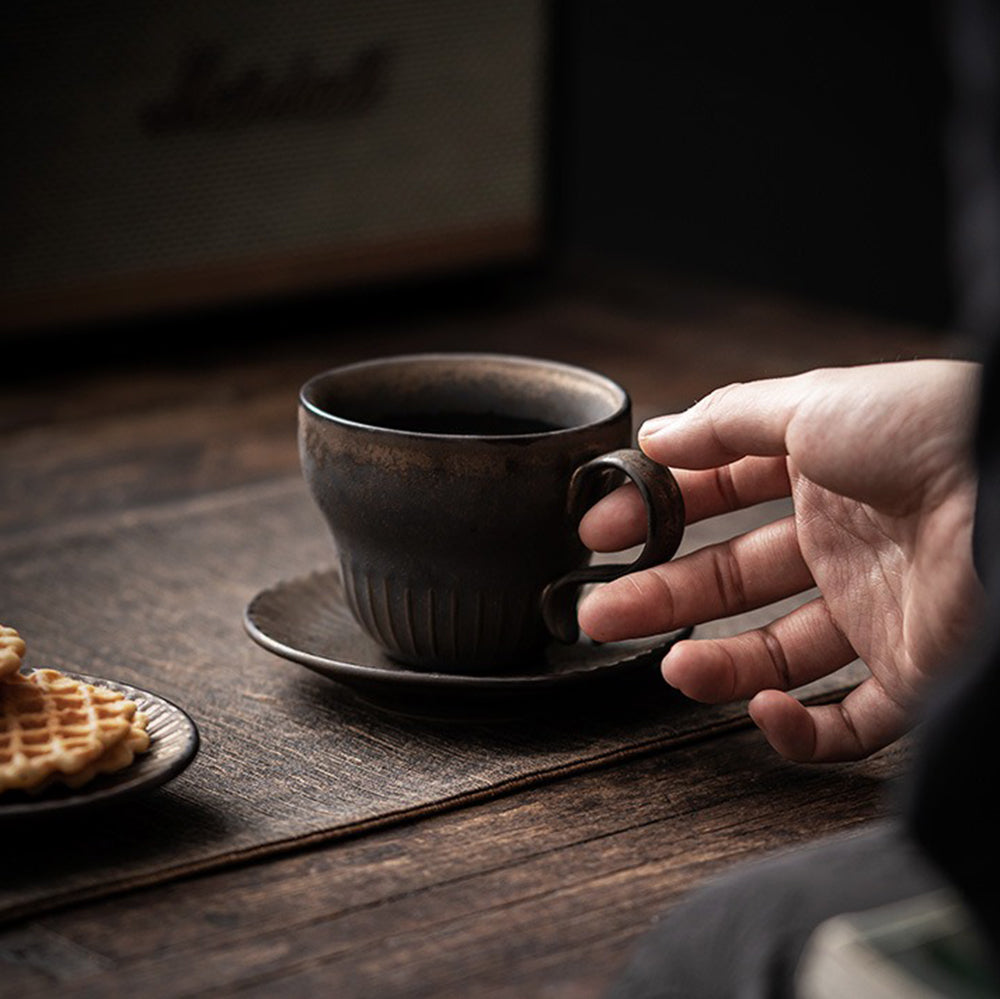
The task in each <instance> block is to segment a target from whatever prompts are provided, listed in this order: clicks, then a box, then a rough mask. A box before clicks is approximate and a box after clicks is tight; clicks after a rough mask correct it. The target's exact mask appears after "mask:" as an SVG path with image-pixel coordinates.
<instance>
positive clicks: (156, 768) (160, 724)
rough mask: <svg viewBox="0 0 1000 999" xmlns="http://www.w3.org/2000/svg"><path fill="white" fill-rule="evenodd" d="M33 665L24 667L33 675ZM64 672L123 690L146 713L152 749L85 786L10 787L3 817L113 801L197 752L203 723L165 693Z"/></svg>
mask: <svg viewBox="0 0 1000 999" xmlns="http://www.w3.org/2000/svg"><path fill="white" fill-rule="evenodd" d="M32 672H34V671H33V670H30V669H29V670H24V673H25V675H30V674H31V673H32ZM60 672H62V673H63V674H64V675H65V676H69V677H72V678H73V679H74V680H82V681H83V682H84V683H92V684H94V685H96V686H101V687H109V688H110V689H111V690H117V691H120V692H121V693H123V694H124V695H125V696H126V697H127V698H128V699H129V700H130V701H135V703H136V706H137V707H138V709H139V710H140V711H142V712H143V713H144V714H145V715H146V717H147V719H148V720H147V723H146V731H147V732H148V733H149V749H148V750H147V751H146V752H145V753H141V754H139V755H137V756H136V758H135V760H134V761H133V762H132V763H130V764H129V765H128V766H127V767H125V768H124V769H123V770H118V771H117V772H115V773H110V774H99V775H98V776H97V777H95V778H94V779H93V780H91V781H89V782H88V783H86V784H84V785H83V787H80V788H77V789H76V790H71V789H70V788H67V787H63V786H60V785H53V786H52V787H49V788H47V789H46V790H44V791H42V792H40V793H39V794H38V795H37V796H33V795H30V794H28V793H27V792H24V791H8V792H6V793H5V794H4V795H3V796H2V797H0V820H3V819H8V818H14V817H23V816H29V815H43V814H47V813H50V812H69V811H72V812H79V811H81V810H88V809H91V808H94V807H95V806H97V805H100V804H104V803H105V802H108V801H113V800H118V799H121V798H125V797H130V796H131V795H133V794H138V793H139V792H142V791H149V790H152V789H153V788H155V787H159V786H160V785H161V784H165V783H166V782H167V781H169V780H172V779H173V778H174V777H176V776H177V775H178V774H179V773H180V772H181V771H182V770H183V769H184V768H185V767H186V766H187V765H188V764H189V763H190V762H191V761H192V760H193V759H194V757H195V755H196V754H197V752H198V744H199V737H198V729H197V727H196V726H195V723H194V722H193V721H192V720H191V719H190V718H189V717H188V715H187V713H186V712H185V711H182V710H181V709H180V708H179V707H177V705H176V704H174V703H172V702H171V701H168V700H167V699H166V698H164V697H159V696H158V695H156V694H152V693H150V692H149V691H148V690H143V689H142V688H140V687H133V686H131V685H129V684H127V683H118V682H116V681H114V680H105V679H104V678H103V677H97V676H86V675H85V674H82V673H71V672H70V671H69V670H60Z"/></svg>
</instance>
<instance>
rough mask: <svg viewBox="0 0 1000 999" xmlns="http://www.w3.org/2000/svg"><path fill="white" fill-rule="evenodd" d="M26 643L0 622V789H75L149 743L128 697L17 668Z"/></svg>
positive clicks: (56, 675)
mask: <svg viewBox="0 0 1000 999" xmlns="http://www.w3.org/2000/svg"><path fill="white" fill-rule="evenodd" d="M24 654H25V643H24V640H23V639H22V638H21V636H20V635H19V634H18V633H17V631H16V630H15V629H13V628H9V627H6V626H5V625H0V794H3V793H4V792H6V791H11V790H20V791H27V792H29V793H37V792H40V791H42V790H44V789H45V788H47V787H49V786H51V785H52V784H64V785H67V786H68V787H71V788H79V787H82V786H83V785H84V784H86V783H88V782H89V781H91V780H93V778H94V777H96V776H97V775H98V774H106V773H113V772H114V771H117V770H121V769H123V768H124V767H127V766H129V765H130V764H131V763H132V761H133V759H134V758H135V756H136V754H137V753H143V752H145V751H146V750H147V749H148V748H149V735H148V734H147V732H146V716H145V715H144V714H143V713H142V712H140V711H139V710H138V709H137V707H136V704H135V702H134V701H130V700H128V699H127V698H126V697H125V695H124V694H122V693H121V692H119V691H117V690H110V689H109V688H107V687H101V686H95V685H94V684H90V683H86V682H84V681H82V680H77V679H74V678H73V677H69V676H65V675H64V674H62V673H60V672H59V671H58V670H54V669H36V670H33V671H31V672H28V673H24V672H22V669H21V667H22V663H23V658H24Z"/></svg>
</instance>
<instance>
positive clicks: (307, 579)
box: [243, 569, 691, 720]
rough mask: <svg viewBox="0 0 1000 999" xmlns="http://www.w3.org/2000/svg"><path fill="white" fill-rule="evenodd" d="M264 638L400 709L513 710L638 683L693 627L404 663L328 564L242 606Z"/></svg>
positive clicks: (267, 644) (432, 712)
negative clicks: (506, 661)
mask: <svg viewBox="0 0 1000 999" xmlns="http://www.w3.org/2000/svg"><path fill="white" fill-rule="evenodd" d="M243 621H244V626H245V628H246V630H247V632H248V634H249V635H250V637H251V638H252V639H253V640H254V641H255V642H257V643H258V644H259V645H261V646H262V647H263V648H265V649H267V650H268V651H270V652H273V653H274V654H275V655H278V656H281V657H282V658H284V659H287V660H289V661H291V662H295V663H298V664H299V665H302V666H306V667H307V668H308V669H310V670H312V671H313V672H315V673H319V674H320V675H322V676H325V677H327V678H328V679H331V680H334V681H336V682H337V683H340V684H343V685H346V686H347V687H350V688H351V690H352V691H353V692H354V694H355V695H356V696H357V697H359V698H361V699H362V700H364V701H365V702H367V703H369V704H371V705H373V706H375V707H378V708H380V709H383V710H387V711H391V712H393V713H397V714H404V715H408V716H416V717H422V718H439V719H454V718H460V719H463V720H468V719H469V718H470V717H513V716H515V715H522V714H530V713H533V712H536V711H539V710H546V709H547V708H550V707H551V704H552V699H553V698H554V697H558V700H559V702H560V704H563V703H568V702H569V701H570V700H576V699H579V698H583V697H588V698H589V697H591V696H594V695H598V694H599V696H601V697H602V698H605V697H611V696H613V695H614V694H616V693H619V692H621V693H628V692H633V693H634V691H635V687H636V684H637V682H638V681H639V679H640V678H641V677H643V676H644V675H645V676H647V677H649V676H652V677H655V675H656V671H657V666H658V664H659V661H660V659H661V658H662V657H663V655H664V654H665V653H666V651H667V649H669V648H670V646H671V645H672V644H673V643H674V642H676V641H679V640H680V639H682V638H686V637H687V636H688V635H689V634H690V633H691V629H689V628H688V629H683V630H681V631H676V632H672V633H670V634H666V635H657V636H653V637H650V638H644V639H637V640H633V641H628V642H613V643H607V644H603V645H599V644H597V643H594V642H591V641H589V640H582V641H578V642H577V643H575V644H573V645H561V644H559V643H557V642H552V643H550V644H549V645H547V646H546V647H545V648H544V650H543V651H542V653H541V655H540V656H539V658H538V660H535V661H532V662H531V663H528V664H525V667H524V668H523V669H520V670H518V669H514V670H511V671H509V672H505V673H493V674H481V673H478V674H471V673H470V674H462V673H440V672H429V671H425V670H419V669H416V668H413V667H409V666H404V665H402V664H400V663H398V662H395V661H394V660H392V659H390V658H389V656H387V655H386V654H385V652H383V651H382V649H381V648H380V647H379V646H378V645H376V643H375V642H374V641H373V640H372V639H371V638H370V637H369V636H368V635H367V634H366V633H365V632H364V631H362V629H361V628H360V626H359V625H358V624H357V622H356V621H355V620H354V618H353V616H352V615H351V613H350V611H349V610H348V608H347V605H346V602H345V599H344V592H343V588H342V586H341V582H340V575H339V573H338V572H337V570H336V569H327V570H322V571H318V572H314V573H311V574H310V575H308V576H300V577H298V578H295V579H289V580H283V581H281V582H278V583H276V584H275V585H274V586H272V587H269V588H268V589H265V590H262V591H261V592H260V593H258V594H257V595H256V596H255V597H254V598H253V599H252V600H251V601H250V603H249V604H248V605H247V608H246V610H245V612H244V616H243Z"/></svg>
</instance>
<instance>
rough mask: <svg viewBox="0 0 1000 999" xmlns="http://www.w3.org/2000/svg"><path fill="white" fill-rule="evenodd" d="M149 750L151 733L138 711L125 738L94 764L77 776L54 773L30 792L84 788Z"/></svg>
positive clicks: (120, 768)
mask: <svg viewBox="0 0 1000 999" xmlns="http://www.w3.org/2000/svg"><path fill="white" fill-rule="evenodd" d="M147 749H149V733H148V732H147V731H146V716H145V715H144V714H143V713H142V712H141V711H137V712H136V713H135V714H134V715H133V716H132V725H131V728H130V729H129V732H128V734H127V735H126V736H125V738H124V739H122V740H121V742H116V743H114V745H112V746H109V747H108V748H107V749H106V750H105V751H104V752H103V753H102V754H101V755H100V756H98V757H97V759H96V760H94V762H93V763H89V764H88V765H87V766H85V767H84V768H83V769H82V770H80V771H78V772H77V773H75V774H66V773H54V774H52V776H51V777H48V778H46V779H45V780H43V781H42V782H41V784H39V785H37V786H36V787H33V788H30V789H29V791H30V793H32V794H35V793H37V792H39V791H44V790H45V788H47V787H50V786H51V785H52V784H65V785H66V786H67V787H71V788H78V787H83V785H84V784H87V783H89V782H90V781H92V780H93V779H94V778H95V777H96V776H97V775H98V774H111V773H115V772H116V771H118V770H124V769H125V767H127V766H129V765H130V764H131V763H132V761H133V760H134V759H135V758H136V756H137V755H138V754H139V753H144V752H146V750H147Z"/></svg>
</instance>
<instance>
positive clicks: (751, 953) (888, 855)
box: [608, 823, 944, 999]
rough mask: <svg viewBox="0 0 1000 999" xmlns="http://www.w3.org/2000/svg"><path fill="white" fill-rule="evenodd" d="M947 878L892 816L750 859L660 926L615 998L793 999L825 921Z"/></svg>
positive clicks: (620, 983)
mask: <svg viewBox="0 0 1000 999" xmlns="http://www.w3.org/2000/svg"><path fill="white" fill-rule="evenodd" d="M943 885H944V881H943V880H942V878H941V877H940V875H938V874H937V873H936V872H935V871H934V869H933V868H932V867H931V866H930V865H929V864H928V863H927V862H926V860H925V859H924V858H923V857H922V856H921V854H920V852H919V851H918V850H917V849H916V847H915V846H914V844H913V842H912V840H911V839H909V838H908V837H907V836H906V835H905V834H904V833H903V831H902V829H901V828H900V826H899V825H898V824H890V823H884V824H878V825H875V826H871V827H869V828H868V829H866V831H865V832H864V833H863V834H858V835H853V836H847V837H837V838H835V839H830V840H829V841H826V842H824V843H823V844H821V845H820V846H817V847H813V848H808V849H802V850H796V851H794V852H791V853H788V854H785V855H782V856H779V857H776V858H772V859H770V860H766V861H762V862H759V863H756V864H753V865H748V866H747V867H745V868H742V869H740V870H739V871H737V872H736V873H734V874H730V875H728V876H726V877H724V878H721V879H719V880H718V881H716V882H714V883H712V884H710V885H708V886H706V887H705V888H702V889H701V890H700V891H698V892H697V893H695V894H694V895H693V896H691V898H690V899H689V900H688V901H687V902H685V904H683V905H681V906H678V907H677V908H676V909H674V910H672V911H671V913H670V915H669V916H668V917H666V918H665V919H664V920H662V922H660V923H658V924H657V925H656V927H655V928H654V929H653V930H652V931H651V932H650V933H649V934H647V936H646V937H645V939H644V940H643V941H642V943H641V945H640V947H639V949H638V950H637V952H636V953H635V955H634V957H633V960H632V961H631V963H630V964H629V966H628V968H627V970H626V971H625V973H624V975H623V976H622V977H621V978H620V979H619V980H618V981H617V982H616V983H615V985H614V986H613V987H612V989H611V992H610V993H609V995H608V999H698V997H702V996H704V997H709V999H716V997H724V996H727V997H728V996H731V997H734V999H784V997H788V999H790V997H792V996H794V994H795V992H794V975H795V969H796V965H797V963H798V959H799V956H800V954H801V953H802V949H803V947H804V946H805V944H806V941H807V940H808V939H809V935H810V934H811V933H812V931H813V930H814V929H815V928H816V926H818V925H819V924H820V923H821V922H823V921H824V920H826V919H828V918H830V917H831V916H834V915H837V914H838V913H842V912H852V911H857V910H859V909H867V908H871V907H873V906H877V905H888V904H890V903H892V902H898V901H900V900H902V899H905V898H910V897H912V896H914V895H918V894H921V893H923V892H926V891H932V890H934V889H936V888H941V887H943Z"/></svg>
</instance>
